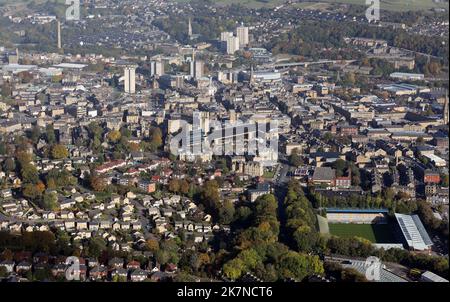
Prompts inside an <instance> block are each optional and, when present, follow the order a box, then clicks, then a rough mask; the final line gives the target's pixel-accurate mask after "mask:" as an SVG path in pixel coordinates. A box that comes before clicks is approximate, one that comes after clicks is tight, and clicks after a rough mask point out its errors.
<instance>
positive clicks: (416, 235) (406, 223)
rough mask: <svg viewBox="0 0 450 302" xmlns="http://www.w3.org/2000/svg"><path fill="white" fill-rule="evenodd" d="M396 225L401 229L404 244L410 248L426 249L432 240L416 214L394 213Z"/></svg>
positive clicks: (431, 243)
mask: <svg viewBox="0 0 450 302" xmlns="http://www.w3.org/2000/svg"><path fill="white" fill-rule="evenodd" d="M395 218H396V219H397V222H398V225H399V226H400V229H401V231H402V234H403V237H404V239H405V242H406V244H407V245H408V247H409V248H410V249H412V250H416V251H426V250H429V249H430V248H431V246H432V245H433V242H432V241H431V239H430V236H429V235H428V233H427V231H426V230H425V227H424V226H423V224H422V221H420V218H419V216H417V215H404V214H398V213H395Z"/></svg>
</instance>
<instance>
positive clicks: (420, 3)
mask: <svg viewBox="0 0 450 302" xmlns="http://www.w3.org/2000/svg"><path fill="white" fill-rule="evenodd" d="M0 1H1V0H0ZM174 1H178V2H188V1H193V0H174ZM196 1H198V0H196ZM214 2H216V3H217V4H218V5H228V4H241V5H245V6H248V7H255V8H258V7H275V6H278V5H281V4H283V3H286V2H287V1H286V0H215V1H214ZM290 2H291V3H296V5H299V6H301V7H305V8H306V7H308V8H315V7H320V6H316V4H318V3H341V4H356V5H366V1H365V0H319V1H313V0H291V1H290ZM448 4H449V2H448V0H381V9H385V10H392V11H407V10H428V9H433V8H447V10H448Z"/></svg>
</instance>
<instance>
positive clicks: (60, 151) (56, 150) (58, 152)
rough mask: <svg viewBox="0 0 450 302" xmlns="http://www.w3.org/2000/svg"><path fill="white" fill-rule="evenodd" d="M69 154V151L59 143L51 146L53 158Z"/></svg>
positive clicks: (65, 156) (64, 156) (61, 157)
mask: <svg viewBox="0 0 450 302" xmlns="http://www.w3.org/2000/svg"><path fill="white" fill-rule="evenodd" d="M68 156H69V151H68V150H67V147H66V146H64V145H61V144H57V145H54V146H53V147H52V157H53V158H54V159H63V158H67V157H68Z"/></svg>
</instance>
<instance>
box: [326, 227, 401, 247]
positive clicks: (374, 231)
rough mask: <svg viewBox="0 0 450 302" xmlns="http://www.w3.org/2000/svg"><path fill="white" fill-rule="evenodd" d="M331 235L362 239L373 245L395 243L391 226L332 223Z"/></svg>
mask: <svg viewBox="0 0 450 302" xmlns="http://www.w3.org/2000/svg"><path fill="white" fill-rule="evenodd" d="M329 229H330V233H331V234H332V235H335V236H338V237H355V236H356V237H361V238H365V239H367V240H369V241H371V242H373V243H395V238H394V236H393V234H392V229H391V226H390V225H389V224H353V223H330V224H329Z"/></svg>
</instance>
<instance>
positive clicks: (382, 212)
mask: <svg viewBox="0 0 450 302" xmlns="http://www.w3.org/2000/svg"><path fill="white" fill-rule="evenodd" d="M326 210H327V219H328V223H357V224H385V223H387V219H386V215H387V213H388V210H387V209H336V208H327V209H326Z"/></svg>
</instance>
